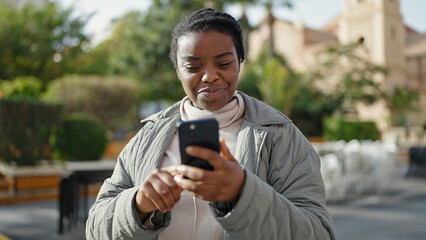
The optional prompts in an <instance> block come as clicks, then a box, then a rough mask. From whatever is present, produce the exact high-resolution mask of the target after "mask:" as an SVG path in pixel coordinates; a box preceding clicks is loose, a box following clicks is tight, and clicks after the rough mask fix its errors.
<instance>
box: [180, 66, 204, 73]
mask: <svg viewBox="0 0 426 240" xmlns="http://www.w3.org/2000/svg"><path fill="white" fill-rule="evenodd" d="M184 67H185V69H186V70H187V71H190V72H194V71H197V70H198V69H200V67H198V66H194V65H185V66H184Z"/></svg>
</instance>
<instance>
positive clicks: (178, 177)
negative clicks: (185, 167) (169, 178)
mask: <svg viewBox="0 0 426 240" xmlns="http://www.w3.org/2000/svg"><path fill="white" fill-rule="evenodd" d="M173 179H174V180H175V181H176V182H180V181H181V180H182V175H176V176H174V177H173Z"/></svg>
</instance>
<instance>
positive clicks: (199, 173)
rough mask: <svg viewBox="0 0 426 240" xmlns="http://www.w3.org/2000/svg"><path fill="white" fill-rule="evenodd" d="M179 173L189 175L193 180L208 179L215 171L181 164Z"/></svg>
mask: <svg viewBox="0 0 426 240" xmlns="http://www.w3.org/2000/svg"><path fill="white" fill-rule="evenodd" d="M177 169H178V171H179V173H180V174H179V175H180V176H184V177H187V178H189V179H191V180H192V181H206V180H208V179H210V178H211V175H212V174H213V171H209V170H204V169H202V168H199V167H193V166H189V165H180V166H179V167H178V168H177Z"/></svg>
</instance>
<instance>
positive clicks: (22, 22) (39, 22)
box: [0, 1, 88, 87]
mask: <svg viewBox="0 0 426 240" xmlns="http://www.w3.org/2000/svg"><path fill="white" fill-rule="evenodd" d="M87 19H88V17H80V16H75V13H74V12H73V9H72V8H70V9H61V8H60V7H59V6H58V4H57V3H55V2H50V1H49V2H47V3H46V5H45V6H44V7H42V8H36V7H34V6H32V5H29V4H27V5H24V6H23V7H21V8H18V9H12V8H9V7H8V6H6V5H5V4H3V3H2V2H0V79H13V78H15V77H17V76H34V77H37V78H38V79H40V80H41V81H42V82H43V85H44V87H45V86H46V83H47V82H48V81H49V80H52V79H55V78H57V77H58V76H61V75H63V74H64V73H66V72H67V71H70V69H68V66H67V65H68V64H69V62H70V61H72V60H73V59H74V58H76V57H77V56H78V55H79V54H81V53H82V46H83V45H84V44H85V43H86V42H87V41H88V37H87V36H86V35H85V34H83V33H82V29H83V27H84V25H85V23H86V21H87Z"/></svg>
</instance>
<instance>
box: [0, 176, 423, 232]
mask: <svg viewBox="0 0 426 240" xmlns="http://www.w3.org/2000/svg"><path fill="white" fill-rule="evenodd" d="M328 209H329V211H330V213H331V215H332V217H333V221H334V229H335V232H336V237H337V239H343V240H351V239H354V240H355V239H356V240H358V239H367V240H369V239H372V240H373V239H374V240H382V239H383V240H384V239H386V240H392V239H395V240H399V239H403V240H425V239H426V178H404V179H398V180H396V181H394V182H393V185H392V190H391V191H390V192H387V193H385V194H381V195H366V196H358V197H357V198H354V199H351V200H345V201H342V202H338V203H329V204H328ZM57 226H58V205H57V202H56V201H42V202H33V203H27V204H17V205H3V206H0V233H1V234H3V235H5V236H6V237H8V238H9V239H12V240H27V239H28V240H30V239H31V240H38V239H40V240H41V239H43V240H44V239H52V240H54V239H58V240H59V239H62V240H74V239H75V240H77V239H84V224H83V223H82V222H80V223H79V224H78V227H77V228H74V229H72V230H71V231H67V232H66V233H65V234H64V235H59V234H57ZM1 234H0V239H2V237H1ZM6 239H7V238H6ZM2 240H3V239H2Z"/></svg>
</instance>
